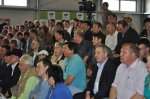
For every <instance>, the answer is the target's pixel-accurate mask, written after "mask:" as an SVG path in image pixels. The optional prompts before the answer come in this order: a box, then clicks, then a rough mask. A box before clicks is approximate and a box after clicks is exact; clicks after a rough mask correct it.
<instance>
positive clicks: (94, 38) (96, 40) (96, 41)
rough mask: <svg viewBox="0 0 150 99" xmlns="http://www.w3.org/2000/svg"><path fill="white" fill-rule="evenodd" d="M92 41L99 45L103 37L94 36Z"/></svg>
mask: <svg viewBox="0 0 150 99" xmlns="http://www.w3.org/2000/svg"><path fill="white" fill-rule="evenodd" d="M92 43H93V45H94V46H97V45H99V44H101V39H98V38H97V37H93V39H92Z"/></svg>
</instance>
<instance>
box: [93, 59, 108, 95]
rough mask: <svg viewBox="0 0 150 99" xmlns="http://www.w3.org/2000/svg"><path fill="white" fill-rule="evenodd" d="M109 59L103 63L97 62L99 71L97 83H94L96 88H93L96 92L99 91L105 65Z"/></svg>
mask: <svg viewBox="0 0 150 99" xmlns="http://www.w3.org/2000/svg"><path fill="white" fill-rule="evenodd" d="M107 60H108V59H107ZM107 60H105V61H104V62H103V63H102V64H99V63H97V66H98V71H97V75H96V80H95V83H94V89H93V93H94V94H96V93H97V92H98V88H99V80H100V77H101V74H102V71H103V68H104V65H105V63H106V61H107Z"/></svg>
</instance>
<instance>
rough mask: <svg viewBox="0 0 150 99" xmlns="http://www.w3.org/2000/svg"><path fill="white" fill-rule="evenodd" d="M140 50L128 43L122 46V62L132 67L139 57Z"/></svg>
mask: <svg viewBox="0 0 150 99" xmlns="http://www.w3.org/2000/svg"><path fill="white" fill-rule="evenodd" d="M139 53H140V50H139V48H138V47H137V46H136V45H134V44H131V43H126V44H124V45H123V46H122V48H121V52H120V61H121V62H122V63H123V64H126V65H127V66H130V65H131V64H132V63H133V62H134V61H135V60H136V59H137V58H138V57H139Z"/></svg>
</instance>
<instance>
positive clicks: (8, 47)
mask: <svg viewBox="0 0 150 99" xmlns="http://www.w3.org/2000/svg"><path fill="white" fill-rule="evenodd" d="M2 48H5V49H6V53H7V52H10V50H11V49H10V46H8V45H2Z"/></svg>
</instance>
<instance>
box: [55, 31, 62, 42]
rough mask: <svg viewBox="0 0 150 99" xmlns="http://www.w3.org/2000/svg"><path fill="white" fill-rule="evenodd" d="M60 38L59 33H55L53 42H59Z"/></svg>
mask: <svg viewBox="0 0 150 99" xmlns="http://www.w3.org/2000/svg"><path fill="white" fill-rule="evenodd" d="M61 38H62V35H60V34H59V33H57V32H55V40H56V41H59V40H60V39H61Z"/></svg>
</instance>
